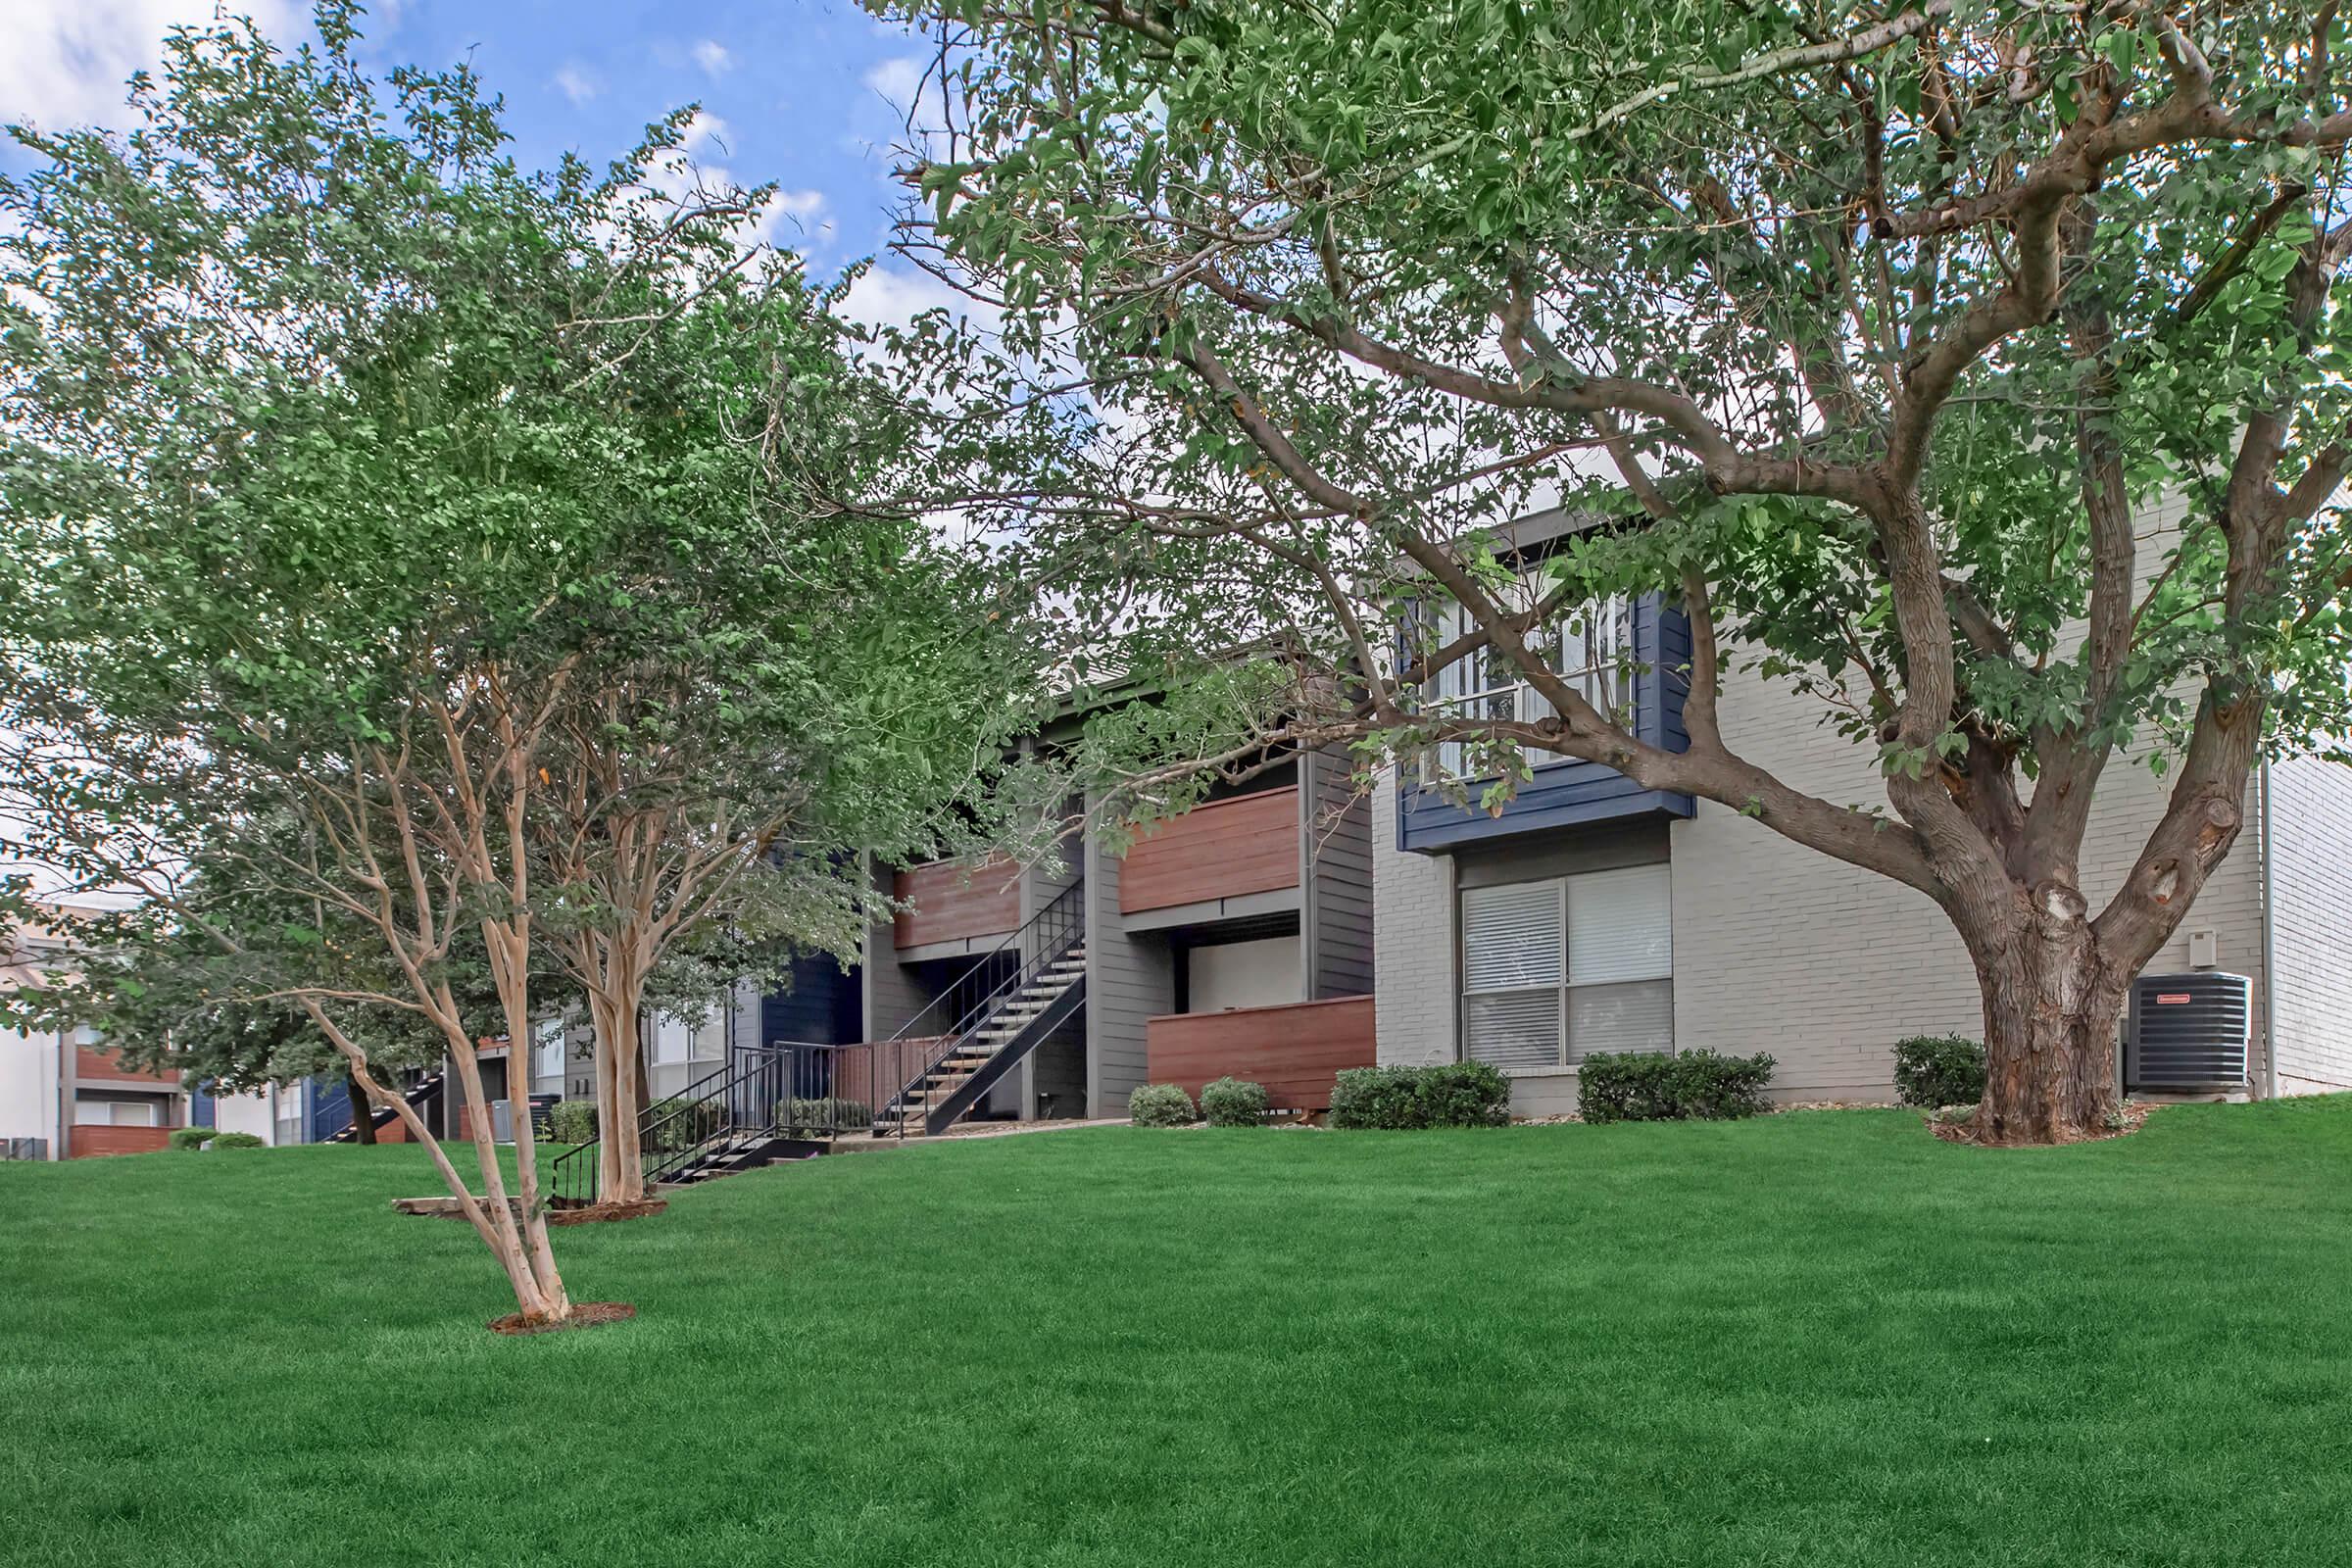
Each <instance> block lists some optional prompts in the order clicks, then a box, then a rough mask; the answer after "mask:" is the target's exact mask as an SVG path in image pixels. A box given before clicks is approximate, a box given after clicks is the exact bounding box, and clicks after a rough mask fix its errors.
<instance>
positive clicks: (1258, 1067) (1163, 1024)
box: [1144, 997, 1374, 1110]
mask: <svg viewBox="0 0 2352 1568" xmlns="http://www.w3.org/2000/svg"><path fill="white" fill-rule="evenodd" d="M1373 1056H1374V1045H1373V1034H1372V999H1371V998H1370V997H1334V998H1332V999H1330V1000H1329V1001H1326V1002H1294V1003H1289V1004H1287V1005H1282V1006H1276V1007H1234V1008H1230V1009H1228V1010H1226V1011H1224V1012H1182V1013H1171V1014H1168V1015H1166V1016H1164V1017H1159V1018H1153V1019H1152V1020H1150V1021H1149V1022H1147V1023H1146V1024H1145V1025H1144V1057H1145V1072H1146V1073H1147V1074H1148V1075H1149V1076H1150V1078H1151V1080H1152V1082H1153V1083H1155V1084H1181V1085H1183V1086H1184V1092H1185V1093H1186V1094H1188V1095H1191V1096H1192V1097H1194V1098H1195V1099H1196V1100H1197V1099H1199V1098H1200V1096H1201V1086H1202V1085H1204V1084H1206V1083H1208V1082H1209V1081H1210V1080H1211V1079H1214V1078H1225V1077H1233V1078H1246V1079H1248V1080H1250V1082H1251V1083H1260V1084H1264V1085H1265V1086H1266V1097H1267V1099H1268V1101H1269V1102H1271V1103H1272V1104H1273V1106H1274V1108H1275V1109H1277V1110H1329V1109H1330V1108H1331V1088H1332V1083H1333V1081H1334V1080H1335V1079H1336V1078H1337V1077H1338V1076H1339V1074H1340V1072H1341V1070H1342V1069H1344V1068H1348V1067H1369V1066H1371V1065H1372V1063H1373Z"/></svg>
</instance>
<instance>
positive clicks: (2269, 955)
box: [2261, 757, 2278, 1100]
mask: <svg viewBox="0 0 2352 1568" xmlns="http://www.w3.org/2000/svg"><path fill="white" fill-rule="evenodd" d="M2261 776H2262V835H2261V848H2262V1098H2263V1099H2265V1100H2277V1099H2278V896H2277V894H2278V878H2277V875H2276V871H2277V862H2276V861H2275V860H2274V858H2273V857H2272V853H2271V817H2272V814H2273V811H2272V802H2271V760H2270V759H2269V758H2267V757H2266V758H2264V759H2263V760H2262V775H2261Z"/></svg>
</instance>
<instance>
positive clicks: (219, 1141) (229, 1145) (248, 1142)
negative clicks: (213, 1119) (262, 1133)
mask: <svg viewBox="0 0 2352 1568" xmlns="http://www.w3.org/2000/svg"><path fill="white" fill-rule="evenodd" d="M213 1147H214V1148H215V1149H267V1148H269V1147H270V1146H269V1145H268V1144H266V1143H264V1142H263V1141H262V1139H261V1138H260V1137H259V1136H258V1135H256V1134H254V1133H215V1134H213Z"/></svg>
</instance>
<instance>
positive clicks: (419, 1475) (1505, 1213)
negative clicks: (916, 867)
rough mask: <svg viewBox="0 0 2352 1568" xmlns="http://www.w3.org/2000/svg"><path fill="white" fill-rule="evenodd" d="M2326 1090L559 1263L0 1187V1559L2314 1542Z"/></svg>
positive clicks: (734, 1233) (2343, 1382) (1608, 1553)
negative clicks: (524, 1291) (524, 1294)
mask: <svg viewBox="0 0 2352 1568" xmlns="http://www.w3.org/2000/svg"><path fill="white" fill-rule="evenodd" d="M2348 1171H2352V1100H2330V1101H2315V1102H2300V1103H2274V1104H2265V1105H2255V1106H2244V1107H2227V1106H2199V1107H2183V1108H2180V1109H2174V1110H2167V1111H2162V1112H2160V1113H2158V1114H2157V1115H2156V1116H2155V1117H2154V1118H2153V1119H2152V1121H2151V1122H2150V1124H2149V1125H2148V1127H2147V1129H2146V1130H2145V1131H2144V1132H2141V1133H2139V1134H2138V1135H2136V1136H2134V1137H2131V1138H2128V1139H2123V1140H2118V1141H2115V1142H2110V1143H2103V1144H2094V1145H2086V1146H2082V1147H2078V1148H2073V1149H2067V1150H2059V1151H2048V1152H2019V1153H1991V1152H1983V1151H1978V1150H1973V1149H1965V1148H1956V1147H1951V1146H1947V1145H1943V1144H1939V1143H1936V1142H1935V1141H1933V1140H1932V1139H1930V1138H1929V1137H1928V1136H1927V1134H1926V1133H1925V1132H1923V1131H1922V1130H1921V1128H1920V1126H1919V1123H1918V1121H1917V1119H1916V1118H1915V1117H1911V1116H1908V1115H1904V1114H1900V1113H1895V1112H1886V1113H1878V1112H1833V1113H1798V1114H1793V1115H1787V1116H1778V1117H1772V1118H1769V1119H1766V1120H1762V1121H1757V1122H1752V1123H1746V1124H1740V1125H1726V1126H1716V1125H1673V1126H1648V1125H1639V1126H1621V1127H1545V1128H1524V1129H1513V1130H1508V1131H1498V1132H1483V1133H1456V1134H1443V1133H1429V1134H1398V1135H1383V1134H1369V1133H1359V1134H1331V1135H1311V1134H1299V1133H1260V1132H1187V1133H1152V1132H1146V1131H1137V1130H1129V1129H1108V1130H1101V1131H1084V1132H1065V1133H1056V1134H1054V1135H1051V1136H1044V1137H1035V1138H1011V1139H997V1140H980V1141H974V1142H965V1143H961V1144H957V1145H953V1146H944V1147H943V1146H931V1147H916V1148H909V1149H907V1150H905V1151H903V1152H888V1153H878V1154H868V1155H861V1156H856V1157H835V1158H832V1159H827V1160H818V1161H812V1162H809V1163H806V1164H801V1165H795V1166H791V1167H784V1168H778V1169H773V1170H769V1171H763V1172H760V1173H757V1174H753V1175H747V1176H743V1177H738V1178H734V1179H732V1180H729V1181H724V1182H718V1183H713V1184H711V1185H710V1186H707V1187H702V1188H697V1189H694V1190H692V1191H690V1192H687V1193H684V1194H681V1195H680V1196H678V1197H677V1198H676V1199H675V1200H674V1201H673V1202H672V1204H671V1207H670V1211H669V1213H668V1214H666V1215H665V1216H662V1217H661V1218H658V1219H653V1220H648V1221H640V1222H636V1223H631V1224H626V1225H613V1226H603V1227H586V1228H579V1229H570V1230H564V1231H559V1232H557V1243H558V1247H559V1249H560V1251H561V1255H562V1257H563V1259H564V1267H565V1270H566V1274H567V1278H568V1280H569V1282H570V1285H571V1288H572V1291H573V1294H574V1296H575V1297H577V1298H578V1299H623V1300H628V1301H633V1302H635V1303H636V1304H637V1306H638V1307H639V1309H640V1311H641V1314H642V1315H641V1316H640V1317H639V1318H638V1320H637V1321H635V1322H634V1323H629V1324H625V1325H621V1326H618V1327H613V1328H603V1329H597V1330H593V1331H589V1332H583V1333H578V1334H564V1335H550V1336H545V1337H541V1338H536V1339H527V1340H509V1339H504V1338H500V1337H498V1336H494V1335H492V1334H489V1333H487V1332H485V1331H484V1329H483V1324H484V1322H485V1321H486V1320H487V1319H488V1318H489V1317H491V1316H492V1315H494V1314H495V1313H498V1312H502V1311H505V1310H507V1309H508V1308H509V1307H510V1306H511V1305H512V1302H511V1300H502V1299H501V1284H500V1281H499V1278H498V1276H497V1275H496V1273H495V1272H494V1270H493V1268H492V1266H491V1264H490V1261H489V1258H488V1255H487V1253H486V1252H484V1251H483V1250H482V1249H481V1247H480V1245H479V1244H478V1243H477V1242H476V1241H475V1240H474V1238H473V1235H472V1233H471V1232H470V1231H469V1230H468V1229H466V1227H464V1226H462V1225H457V1224H453V1223H449V1222H446V1221H439V1220H425V1219H411V1218H403V1217H399V1216H396V1215H394V1214H393V1213H392V1212H391V1210H390V1209H389V1208H388V1207H387V1206H386V1204H385V1201H386V1200H387V1199H389V1198H392V1197H395V1196H399V1195H404V1194H411V1193H423V1192H430V1191H432V1190H433V1182H432V1180H431V1178H430V1176H429V1173H428V1172H427V1170H426V1168H425V1166H424V1164H423V1161H422V1159H421V1158H420V1157H419V1155H418V1153H417V1151H415V1150H413V1149H403V1148H384V1149H378V1150H359V1149H343V1148H327V1149H299V1150H284V1151H271V1152H260V1153H244V1154H228V1155H219V1154H155V1155H145V1156H139V1157H135V1158H123V1159H109V1160H94V1161H85V1162H81V1163H77V1164H72V1165H64V1166H35V1165H13V1166H11V1165H0V1410H4V1411H6V1412H7V1417H6V1419H7V1429H8V1435H9V1441H8V1442H7V1443H6V1444H5V1445H4V1446H0V1521H4V1523H0V1560H6V1561H9V1562H21V1563H26V1564H34V1563H37V1564H42V1565H46V1568H64V1565H70V1564H108V1565H113V1564H121V1563H138V1562H153V1563H171V1564H182V1563H222V1564H256V1563H269V1564H292V1563H335V1564H361V1563H364V1564H369V1565H374V1564H390V1563H451V1564H456V1563H476V1562H493V1561H496V1562H564V1563H571V1564H605V1563H621V1562H627V1563H631V1564H640V1563H643V1564H668V1563H728V1564H733V1563H754V1562H757V1563H785V1564H800V1563H811V1564H826V1565H836V1564H842V1565H849V1564H874V1565H884V1564H889V1565H898V1564H908V1563H955V1564H959V1565H960V1564H1024V1565H1035V1564H1076V1563H1087V1564H1094V1563H1114V1564H1139V1565H1140V1564H1154V1565H1156V1564H1165V1563H1170V1562H1185V1563H1197V1564H1225V1563H1267V1564H1284V1565H1293V1564H1320V1563H1330V1564H1342V1563H1346V1564H1360V1563H1371V1562H1395V1563H1402V1564H1424V1563H1442V1564H1463V1565H1471V1564H1476V1565H1482V1568H1483V1565H1488V1564H1518V1563H1531V1564H1532V1563H1545V1564H1558V1563H1574V1564H1595V1565H1598V1564H1609V1565H1612V1568H1615V1565H1626V1564H1669V1563H1671V1564H1698V1563H1727V1564H1728V1563H1739V1564H1762V1563H1791V1564H1796V1563H1802V1564H1806V1565H1816V1564H1848V1563H1850V1564H1871V1565H1873V1568H1886V1565H1901V1564H1930V1563H1933V1564H1942V1563H1952V1564H1960V1563H1968V1564H1982V1563H1999V1564H2003V1565H2005V1568H2014V1565H2019V1564H2066V1565H2070V1568H2074V1565H2082V1564H2096V1563H2116V1564H2134V1565H2146V1564H2166V1563H2181V1564H2186V1563H2198V1564H2205V1563H2220V1562H2266V1563H2268V1562H2277V1563H2296V1564H2317V1563H2329V1562H2338V1561H2344V1560H2347V1558H2348V1557H2352V1544H2347V1537H2346V1533H2345V1530H2344V1527H2343V1521H2344V1520H2345V1519H2346V1518H2347V1517H2348V1516H2352V1467H2348V1466H2347V1465H2346V1463H2345V1461H2344V1452H2345V1450H2344V1443H2343V1432H2344V1410H2345V1402H2346V1391H2347V1389H2348V1388H2352V1245H2348V1244H2352V1181H2348V1180H2347V1173H2348Z"/></svg>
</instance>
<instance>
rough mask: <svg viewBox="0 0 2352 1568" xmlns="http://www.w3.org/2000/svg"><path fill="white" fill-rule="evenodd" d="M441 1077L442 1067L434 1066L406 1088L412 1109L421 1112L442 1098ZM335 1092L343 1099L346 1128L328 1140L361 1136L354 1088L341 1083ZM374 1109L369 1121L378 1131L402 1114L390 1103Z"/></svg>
mask: <svg viewBox="0 0 2352 1568" xmlns="http://www.w3.org/2000/svg"><path fill="white" fill-rule="evenodd" d="M441 1079H442V1070H441V1069H440V1068H438V1067H435V1068H434V1069H433V1070H432V1071H430V1072H428V1073H426V1074H425V1075H424V1076H423V1077H421V1078H419V1079H417V1081H416V1082H415V1083H413V1084H410V1085H409V1086H408V1087H406V1088H405V1089H403V1090H402V1091H401V1098H402V1099H403V1100H406V1101H407V1102H408V1103H409V1106H410V1108H411V1109H413V1110H415V1111H417V1113H418V1114H420V1115H421V1114H422V1113H423V1111H424V1107H425V1106H427V1105H429V1104H431V1103H433V1102H435V1101H437V1100H439V1099H440V1098H441ZM335 1091H336V1093H337V1094H338V1095H339V1096H340V1097H341V1100H342V1113H343V1130H342V1131H341V1132H338V1133H335V1134H333V1135H331V1136H330V1137H328V1139H327V1140H326V1141H327V1142H328V1143H330V1144H348V1143H351V1142H353V1141H354V1140H356V1139H357V1138H358V1137H359V1136H360V1119H359V1118H358V1117H357V1116H354V1115H352V1114H351V1091H350V1090H349V1089H348V1088H346V1087H344V1086H343V1085H340V1084H338V1085H336V1086H335ZM373 1110H374V1114H373V1115H372V1116H371V1117H369V1124H370V1125H371V1126H373V1127H374V1128H375V1130H376V1131H377V1132H382V1131H383V1130H384V1129H385V1128H386V1127H389V1126H391V1125H392V1123H393V1122H394V1121H395V1120H396V1119H398V1116H399V1112H397V1111H395V1110H394V1109H393V1108H392V1107H391V1106H390V1105H376V1106H374V1107H373Z"/></svg>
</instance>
